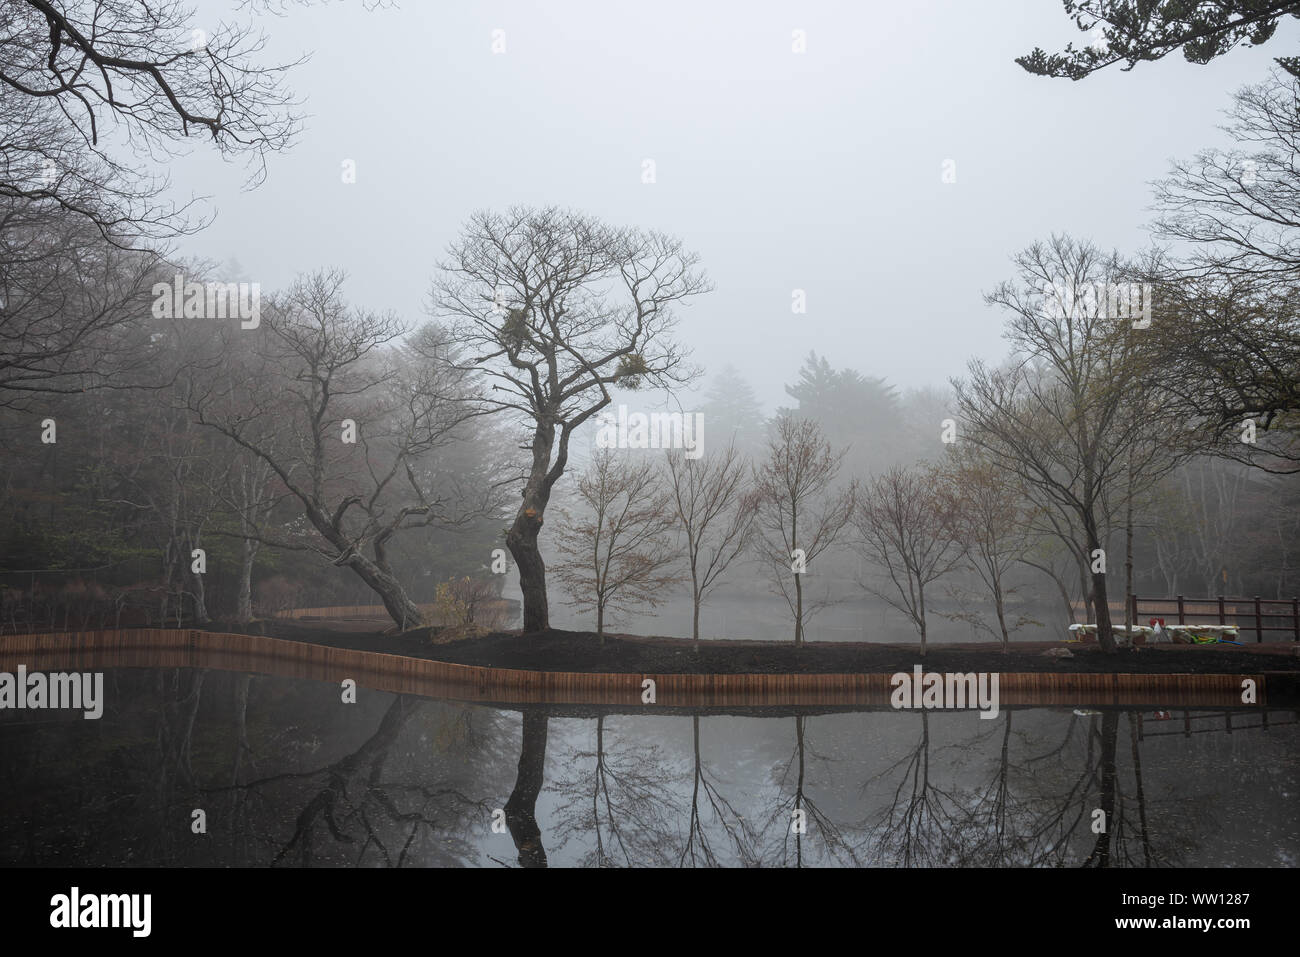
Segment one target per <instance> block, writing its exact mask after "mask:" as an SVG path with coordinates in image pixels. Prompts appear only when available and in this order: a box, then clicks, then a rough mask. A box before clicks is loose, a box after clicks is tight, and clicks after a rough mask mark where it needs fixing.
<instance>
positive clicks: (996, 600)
mask: <svg viewBox="0 0 1300 957" xmlns="http://www.w3.org/2000/svg"><path fill="white" fill-rule="evenodd" d="M993 604H994V606H995V607H996V608H997V612H998V628H1000V629H1001V630H1002V653H1003V654H1004V655H1005V654H1007V653H1009V652H1010V651H1011V647H1010V644H1011V635H1010V633H1008V632H1007V613H1006V607H1005V604H1004V602H1003V601H1002V583H1001V582H998V583H997V584H996V585H995V587H994V591H993Z"/></svg>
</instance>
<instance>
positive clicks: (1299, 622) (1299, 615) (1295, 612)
mask: <svg viewBox="0 0 1300 957" xmlns="http://www.w3.org/2000/svg"><path fill="white" fill-rule="evenodd" d="M1291 624H1292V625H1293V626H1294V628H1295V637H1293V638H1292V639H1291V640H1292V641H1300V598H1292V599H1291Z"/></svg>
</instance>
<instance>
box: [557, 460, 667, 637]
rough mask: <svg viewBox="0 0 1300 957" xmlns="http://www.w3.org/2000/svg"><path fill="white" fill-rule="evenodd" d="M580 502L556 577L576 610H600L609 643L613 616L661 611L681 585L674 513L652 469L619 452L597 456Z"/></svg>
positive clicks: (562, 543)
mask: <svg viewBox="0 0 1300 957" xmlns="http://www.w3.org/2000/svg"><path fill="white" fill-rule="evenodd" d="M578 499H579V504H580V507H581V508H582V509H583V510H584V512H585V515H584V516H583V518H581V519H579V520H578V521H577V522H576V523H573V524H569V525H567V526H566V527H565V528H563V529H561V531H560V534H559V537H558V541H557V547H558V549H559V553H560V555H561V558H560V561H559V563H558V564H557V565H556V569H555V577H556V578H557V579H558V580H559V582H560V585H561V586H562V587H563V588H564V589H565V590H566V591H567V592H568V593H569V594H570V595H571V596H572V600H571V601H570V602H569V604H571V605H574V606H576V607H578V608H594V609H595V611H596V634H598V635H599V636H600V640H601V642H602V643H603V642H604V640H605V615H606V612H615V611H620V610H627V609H631V608H635V607H637V606H639V605H649V606H650V607H651V608H654V607H657V606H659V605H661V604H663V603H664V602H665V601H667V596H666V594H665V592H666V590H667V589H668V587H669V586H671V585H673V584H675V583H676V582H677V581H678V580H679V579H678V577H677V576H676V575H675V574H674V573H673V572H672V570H671V568H672V565H673V564H674V563H675V561H676V556H675V555H674V553H673V551H672V549H671V548H670V547H669V543H668V535H669V533H670V532H671V531H672V518H671V506H670V504H669V495H668V493H667V492H665V491H664V490H663V488H662V485H661V483H660V479H659V472H658V469H657V468H656V467H655V465H654V463H653V462H649V461H640V462H637V461H629V460H628V458H627V453H626V452H621V453H620V452H617V451H615V450H612V449H602V450H600V451H598V452H597V453H596V455H595V457H594V458H593V459H592V463H591V465H590V467H589V468H588V469H587V471H586V473H585V474H584V475H583V476H582V478H581V479H579V480H578Z"/></svg>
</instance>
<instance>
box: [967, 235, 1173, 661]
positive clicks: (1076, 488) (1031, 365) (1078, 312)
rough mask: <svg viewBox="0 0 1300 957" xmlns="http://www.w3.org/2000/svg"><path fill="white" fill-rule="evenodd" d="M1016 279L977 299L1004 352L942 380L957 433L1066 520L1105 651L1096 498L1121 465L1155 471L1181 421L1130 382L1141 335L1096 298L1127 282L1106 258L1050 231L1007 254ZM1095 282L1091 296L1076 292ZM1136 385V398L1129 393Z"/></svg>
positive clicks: (1143, 373) (1102, 516)
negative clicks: (988, 307) (999, 309)
mask: <svg viewBox="0 0 1300 957" xmlns="http://www.w3.org/2000/svg"><path fill="white" fill-rule="evenodd" d="M1015 261H1016V264H1017V266H1018V267H1019V271H1020V277H1019V282H1018V283H1015V282H1007V283H1003V284H1002V285H1000V286H999V287H998V288H997V289H996V290H995V291H994V292H993V293H991V294H990V295H989V296H988V297H987V299H988V301H989V302H990V303H992V304H996V305H1000V306H1003V307H1004V308H1006V309H1007V310H1008V311H1009V312H1010V314H1011V315H1010V319H1009V321H1008V324H1007V331H1006V338H1007V339H1008V340H1009V341H1010V342H1011V344H1012V346H1013V348H1014V355H1013V357H1012V360H1011V362H1010V363H1009V364H1008V365H1007V366H1005V367H1003V368H998V369H994V368H990V367H988V366H986V365H985V364H984V363H982V362H979V361H974V362H972V363H971V364H970V367H969V368H970V376H969V379H968V381H964V382H963V381H957V382H954V383H953V384H954V388H955V390H956V394H957V402H958V408H959V410H960V412H961V415H962V417H963V419H964V420H965V422H966V430H965V433H964V438H965V440H966V441H970V442H973V443H975V444H976V445H978V446H979V447H981V448H983V449H985V450H987V451H988V453H989V455H990V457H991V460H992V461H994V462H996V463H998V464H999V466H1000V467H1002V468H1004V469H1005V470H1007V471H1008V472H1010V473H1011V474H1013V475H1015V476H1017V477H1018V478H1019V480H1020V481H1021V482H1022V483H1023V485H1024V487H1025V488H1026V489H1027V490H1029V491H1030V492H1031V494H1032V495H1034V496H1035V500H1036V501H1037V503H1038V504H1040V505H1041V506H1042V507H1043V508H1045V509H1051V510H1055V511H1058V512H1061V513H1064V514H1066V515H1068V516H1070V517H1071V520H1072V521H1077V523H1078V527H1079V530H1080V532H1081V534H1082V537H1083V541H1082V543H1081V544H1082V545H1083V554H1084V555H1085V556H1086V558H1087V561H1088V563H1089V564H1088V566H1087V567H1088V574H1089V575H1090V583H1091V597H1092V604H1093V609H1094V613H1095V616H1096V621H1097V635H1098V641H1099V643H1100V644H1101V646H1102V648H1103V649H1104V650H1105V651H1107V652H1113V651H1115V650H1116V645H1115V640H1114V636H1113V634H1112V631H1111V620H1110V607H1109V599H1108V596H1107V578H1106V568H1107V564H1106V553H1105V550H1104V548H1103V544H1104V541H1103V540H1104V538H1105V537H1106V533H1107V531H1108V522H1107V517H1106V516H1107V510H1108V503H1112V502H1116V501H1122V500H1123V499H1124V495H1125V494H1127V493H1126V492H1125V491H1123V489H1124V487H1125V486H1126V485H1127V483H1128V481H1129V478H1130V476H1131V475H1133V474H1140V475H1143V476H1145V477H1146V479H1147V481H1151V482H1155V481H1158V479H1159V477H1160V475H1161V474H1163V473H1164V472H1166V471H1167V470H1168V469H1170V468H1172V467H1173V466H1174V465H1175V464H1176V462H1177V457H1176V455H1175V454H1174V452H1175V450H1179V449H1183V448H1186V447H1187V446H1188V445H1190V444H1191V439H1190V437H1189V433H1190V432H1191V431H1192V428H1193V425H1194V424H1193V423H1191V422H1189V421H1188V420H1187V419H1186V418H1185V417H1180V416H1179V414H1178V412H1177V410H1176V409H1175V408H1174V405H1173V403H1172V402H1170V401H1163V402H1162V401H1161V399H1160V397H1159V396H1160V395H1161V394H1153V392H1152V391H1150V390H1146V389H1139V384H1140V383H1142V382H1143V381H1144V380H1146V379H1147V377H1148V376H1149V374H1150V368H1151V359H1150V356H1149V355H1148V354H1147V352H1146V351H1144V350H1145V348H1146V347H1147V346H1148V344H1149V340H1143V339H1142V338H1141V335H1142V333H1141V331H1135V330H1134V329H1133V328H1132V322H1131V321H1130V319H1129V318H1128V317H1121V316H1119V315H1118V314H1117V312H1116V311H1115V310H1112V309H1110V308H1109V307H1103V304H1104V303H1105V300H1106V298H1107V296H1106V292H1105V290H1109V289H1118V288H1120V286H1121V284H1122V283H1124V282H1128V281H1130V276H1131V272H1130V271H1129V270H1128V269H1127V268H1126V267H1125V266H1124V265H1123V264H1121V263H1120V262H1119V260H1118V258H1117V257H1115V256H1113V255H1111V256H1103V255H1102V254H1101V253H1100V252H1099V251H1098V250H1097V249H1096V248H1095V247H1094V246H1092V245H1091V244H1089V243H1085V242H1079V241H1076V240H1073V239H1070V238H1068V237H1060V236H1054V237H1052V239H1051V240H1050V242H1048V243H1035V244H1033V245H1032V246H1030V247H1029V248H1028V249H1026V250H1025V251H1024V252H1022V253H1020V254H1019V255H1018V256H1017V257H1016V260H1015ZM1088 290H1092V291H1094V292H1095V291H1096V290H1102V292H1101V294H1100V295H1097V296H1095V297H1092V296H1089V295H1087V294H1086V291H1088ZM1139 394H1140V401H1139Z"/></svg>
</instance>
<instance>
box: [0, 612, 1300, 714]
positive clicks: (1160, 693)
mask: <svg viewBox="0 0 1300 957" xmlns="http://www.w3.org/2000/svg"><path fill="white" fill-rule="evenodd" d="M20 664H22V665H26V666H27V668H28V669H29V670H50V671H58V670H63V671H67V670H87V669H93V670H102V669H106V668H114V667H128V668H129V667H157V668H216V669H220V670H229V671H256V672H258V673H262V674H268V675H274V676H279V677H287V678H302V679H307V680H313V681H330V682H337V681H342V680H344V679H345V678H351V679H353V680H355V681H356V682H357V684H358V685H361V686H364V687H368V688H371V689H374V690H379V691H388V692H394V693H398V694H415V695H421V696H424V697H435V698H448V699H453V700H457V701H466V702H482V703H493V704H510V705H534V704H537V705H545V704H559V705H583V706H586V705H591V706H618V707H630V708H640V707H642V706H643V703H642V690H643V681H644V680H645V679H647V678H648V679H651V680H653V681H654V682H655V704H654V705H644V707H645V710H654V709H655V708H656V707H659V708H664V707H692V706H694V707H719V706H741V707H762V706H855V705H856V706H863V707H889V704H890V702H889V697H890V692H891V690H892V689H891V686H890V677H891V676H890V675H888V674H800V675H789V674H719V675H701V674H662V675H660V674H589V673H577V672H542V671H522V670H515V669H508V668H485V667H480V666H475V665H461V664H453V663H450V662H442V661H429V660H426V659H423V658H409V657H405V656H402V655H390V654H382V653H379V652H372V651H358V650H354V649H350V648H334V647H329V646H325V645H314V644H308V643H305V642H297V641H286V640H282V639H278V638H269V637H265V636H261V635H239V634H227V633H216V632H206V631H195V630H187V629H161V628H140V629H123V630H116V631H113V630H108V631H81V632H64V633H50V634H40V635H7V636H0V670H11V669H12V668H14V667H16V666H18V665H20ZM999 674H1000V678H999V705H1000V706H1001V707H1016V706H1045V707H1057V706H1079V705H1092V706H1101V707H1106V706H1111V707H1121V706H1134V707H1136V706H1152V707H1160V706H1165V707H1172V706H1182V707H1234V706H1235V707H1240V706H1242V704H1243V702H1242V688H1243V682H1244V681H1246V680H1247V679H1249V680H1252V681H1254V682H1255V701H1254V704H1255V705H1257V706H1263V705H1265V704H1268V703H1269V689H1270V683H1272V685H1273V686H1274V691H1275V692H1278V691H1284V692H1285V693H1283V694H1276V693H1275V694H1274V698H1275V699H1277V700H1275V701H1274V702H1273V704H1274V706H1277V705H1279V704H1282V703H1283V701H1282V700H1280V699H1285V698H1290V699H1294V694H1293V689H1295V688H1296V686H1297V680H1298V678H1300V674H1298V673H1296V672H1281V673H1270V674H1236V675H1230V674H1201V675H1138V674H1062V673H1023V672H1000V673H999Z"/></svg>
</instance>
